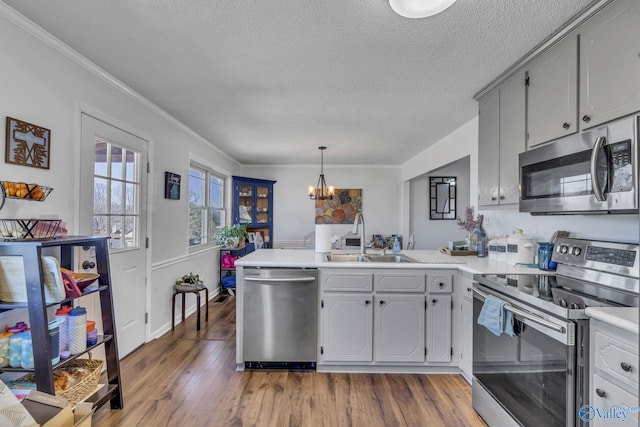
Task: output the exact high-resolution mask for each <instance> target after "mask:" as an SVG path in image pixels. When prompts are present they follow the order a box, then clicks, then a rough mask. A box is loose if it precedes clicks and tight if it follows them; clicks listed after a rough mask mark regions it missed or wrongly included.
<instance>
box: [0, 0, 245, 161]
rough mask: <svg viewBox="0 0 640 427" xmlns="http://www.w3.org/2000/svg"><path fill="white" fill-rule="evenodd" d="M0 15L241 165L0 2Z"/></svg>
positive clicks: (230, 159)
mask: <svg viewBox="0 0 640 427" xmlns="http://www.w3.org/2000/svg"><path fill="white" fill-rule="evenodd" d="M0 16H1V17H3V18H6V19H7V20H8V21H10V22H12V23H13V24H15V25H16V26H18V27H20V28H21V29H23V30H24V31H25V32H27V33H28V34H30V35H32V36H34V37H35V38H37V39H38V40H40V41H41V42H42V43H44V44H45V45H47V46H49V47H50V48H52V49H54V50H55V51H57V52H58V53H60V54H62V55H64V56H65V57H67V58H69V59H70V60H71V61H72V62H74V63H76V64H77V65H79V66H80V67H82V68H84V69H85V70H87V71H89V72H90V73H91V74H93V75H95V76H96V77H98V78H99V79H101V80H103V81H105V82H106V83H108V84H109V85H111V86H112V87H114V88H115V89H117V90H119V91H120V92H122V93H123V94H125V95H127V96H128V97H130V98H131V99H133V100H134V101H136V102H138V103H140V104H141V105H143V106H144V107H146V108H148V109H150V110H151V111H153V112H154V113H156V114H157V115H159V116H160V117H162V118H163V119H165V120H167V121H169V122H171V123H172V124H174V125H176V126H177V127H179V128H180V129H182V130H183V131H184V132H186V133H188V134H189V135H191V136H192V137H194V138H195V139H197V140H199V141H201V142H204V143H205V144H207V145H209V146H210V147H211V148H213V149H214V151H216V152H217V153H218V154H220V155H221V156H223V157H224V158H226V159H227V160H229V161H231V162H233V163H235V164H236V165H237V166H244V165H242V164H241V163H240V162H238V161H237V160H236V159H234V158H233V157H231V156H229V155H228V154H227V153H225V152H224V151H222V150H221V149H220V148H218V147H217V146H216V145H214V144H213V143H212V142H210V141H208V140H206V139H205V138H204V137H203V136H202V135H200V134H198V133H197V132H195V131H194V130H193V129H191V128H190V127H188V126H187V125H185V124H184V123H182V122H181V121H180V120H178V119H176V118H175V117H173V116H172V115H171V114H169V113H167V112H166V111H165V110H163V109H162V108H160V107H158V106H157V105H156V104H154V103H153V102H151V101H149V100H148V99H147V98H145V97H144V96H142V95H141V94H139V93H138V92H136V91H135V90H133V89H132V88H130V87H129V86H127V85H125V84H124V83H122V82H121V81H120V80H118V79H117V78H116V77H114V76H113V75H111V74H109V73H108V72H107V71H105V70H104V69H102V68H101V67H99V66H98V65H97V64H96V63H94V62H92V61H90V60H89V59H88V58H86V57H85V56H83V55H81V54H80V53H79V52H77V51H76V50H74V49H73V48H71V46H69V45H68V44H66V43H64V42H63V41H62V40H60V39H58V38H56V37H55V36H54V35H52V34H51V33H49V32H47V31H46V30H45V29H44V28H42V27H40V26H39V25H37V24H36V23H35V22H33V21H31V20H30V19H28V18H27V17H25V16H24V15H22V14H20V13H19V12H18V11H17V10H15V9H13V8H12V7H11V6H9V5H8V4H6V3H4V2H3V1H1V0H0Z"/></svg>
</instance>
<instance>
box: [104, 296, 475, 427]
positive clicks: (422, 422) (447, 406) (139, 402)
mask: <svg viewBox="0 0 640 427" xmlns="http://www.w3.org/2000/svg"><path fill="white" fill-rule="evenodd" d="M209 309H210V311H209V314H210V317H209V322H208V323H205V322H204V313H202V316H203V319H202V320H203V322H202V325H203V326H202V329H201V331H200V332H196V325H195V315H192V316H190V317H189V318H188V319H187V321H186V322H185V323H183V324H180V325H177V326H176V330H175V332H169V333H167V334H165V335H164V336H163V337H161V338H159V339H157V340H154V341H152V342H150V343H148V344H146V345H144V346H142V347H141V348H139V349H138V350H136V351H134V352H133V353H132V354H130V355H129V356H127V357H126V358H125V359H123V360H122V363H121V372H122V377H123V378H122V383H123V394H124V404H125V409H123V410H111V409H110V408H109V407H108V405H107V406H104V407H102V408H101V409H100V410H98V411H97V412H96V414H95V415H94V421H93V426H94V427H106V426H154V427H159V426H181V427H199V426H216V427H217V426H273V427H281V426H296V427H297V426H305V427H306V426H311V427H315V426H327V427H333V426H366V427H377V426H381V427H385V426H394V427H395V426H434V427H437V426H485V424H484V422H483V421H482V419H481V418H480V417H479V416H478V415H477V414H476V413H475V411H474V410H473V408H472V407H471V388H470V387H469V386H468V384H467V383H466V382H465V381H464V380H463V379H462V377H460V376H458V375H400V374H393V375H391V374H335V373H319V372H287V371H245V372H236V371H235V299H234V297H227V299H226V300H225V301H223V302H215V301H211V302H210V303H209Z"/></svg>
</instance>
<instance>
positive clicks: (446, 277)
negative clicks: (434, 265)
mask: <svg viewBox="0 0 640 427" xmlns="http://www.w3.org/2000/svg"><path fill="white" fill-rule="evenodd" d="M452 289H453V274H452V273H451V272H447V273H430V274H428V275H427V292H429V293H451V290H452Z"/></svg>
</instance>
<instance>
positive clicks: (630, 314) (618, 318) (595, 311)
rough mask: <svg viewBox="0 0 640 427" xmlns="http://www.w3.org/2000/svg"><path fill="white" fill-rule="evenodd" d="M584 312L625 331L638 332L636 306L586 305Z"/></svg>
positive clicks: (638, 314)
mask: <svg viewBox="0 0 640 427" xmlns="http://www.w3.org/2000/svg"><path fill="white" fill-rule="evenodd" d="M584 312H585V314H586V315H587V316H589V317H591V318H593V319H597V320H600V321H602V322H605V323H608V324H610V325H612V326H615V327H617V328H620V329H624V330H625V331H628V332H631V333H634V334H636V335H637V334H638V332H639V329H640V328H639V327H638V318H639V317H640V312H639V311H638V307H587V308H586V309H585V310H584Z"/></svg>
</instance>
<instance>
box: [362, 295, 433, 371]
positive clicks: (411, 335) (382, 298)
mask: <svg viewBox="0 0 640 427" xmlns="http://www.w3.org/2000/svg"><path fill="white" fill-rule="evenodd" d="M374 302H375V307H374V314H373V318H374V322H375V323H374V328H373V330H374V337H373V340H374V343H375V350H374V360H376V361H377V362H423V361H424V336H425V330H424V329H425V325H424V312H425V304H424V294H421V295H420V294H419V295H384V294H381V295H377V296H376V298H375V301H374Z"/></svg>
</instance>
